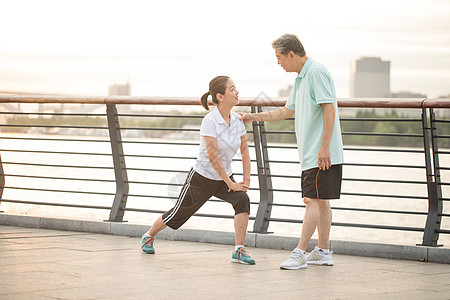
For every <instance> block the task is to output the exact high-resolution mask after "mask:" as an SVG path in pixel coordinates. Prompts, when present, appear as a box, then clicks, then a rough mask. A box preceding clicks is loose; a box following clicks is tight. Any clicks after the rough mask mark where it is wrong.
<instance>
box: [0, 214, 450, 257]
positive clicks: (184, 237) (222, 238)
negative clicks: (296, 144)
mask: <svg viewBox="0 0 450 300" xmlns="http://www.w3.org/2000/svg"><path fill="white" fill-rule="evenodd" d="M0 225H8V226H19V227H29V228H43V229H54V230H64V231H80V232H91V233H101V234H112V235H124V236H136V237H140V236H142V234H143V233H144V232H146V231H147V230H148V229H149V228H150V225H144V224H132V223H115V222H103V221H93V220H77V219H59V218H50V217H36V216H27V215H14V214H5V213H1V214H0ZM158 238H160V239H165V240H173V241H189V242H202V243H215V244H228V245H230V244H234V233H233V232H226V231H212V230H200V229H183V228H182V229H178V230H172V229H170V228H166V229H164V230H163V231H161V232H160V233H159V234H158ZM297 243H298V238H297V237H287V236H279V235H270V234H259V233H247V236H246V240H245V244H246V245H247V246H249V247H256V248H268V249H283V250H292V249H294V248H295V247H296V246H297ZM316 245H317V240H311V241H310V243H309V244H308V248H307V251H311V250H313V249H314V247H315V246H316ZM330 247H331V249H332V251H333V252H334V253H336V254H345V255H356V256H368V257H382V258H393V259H406V260H420V261H429V262H437V263H447V264H448V263H450V249H449V248H434V247H424V246H408V245H391V244H377V243H364V242H352V241H335V240H332V241H330Z"/></svg>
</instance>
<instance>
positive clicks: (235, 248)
mask: <svg viewBox="0 0 450 300" xmlns="http://www.w3.org/2000/svg"><path fill="white" fill-rule="evenodd" d="M239 247H244V245H236V246H234V251H237V249H238V248H239Z"/></svg>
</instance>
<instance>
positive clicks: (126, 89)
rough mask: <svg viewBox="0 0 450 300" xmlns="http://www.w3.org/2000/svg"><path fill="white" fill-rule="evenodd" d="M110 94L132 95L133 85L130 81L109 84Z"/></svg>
mask: <svg viewBox="0 0 450 300" xmlns="http://www.w3.org/2000/svg"><path fill="white" fill-rule="evenodd" d="M108 95H109V96H130V95H131V85H130V83H129V82H127V83H126V84H113V85H110V86H109V92H108Z"/></svg>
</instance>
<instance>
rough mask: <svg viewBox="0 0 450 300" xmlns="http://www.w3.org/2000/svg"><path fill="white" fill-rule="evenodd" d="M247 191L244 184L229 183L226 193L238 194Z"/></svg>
mask: <svg viewBox="0 0 450 300" xmlns="http://www.w3.org/2000/svg"><path fill="white" fill-rule="evenodd" d="M247 190H248V186H247V185H246V184H245V183H244V182H230V183H229V184H228V192H231V191H233V192H238V191H243V192H246V191H247Z"/></svg>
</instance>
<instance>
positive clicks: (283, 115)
mask: <svg viewBox="0 0 450 300" xmlns="http://www.w3.org/2000/svg"><path fill="white" fill-rule="evenodd" d="M294 112H295V111H294V110H290V109H288V108H286V107H284V106H283V107H280V108H278V109H275V110H271V111H266V112H261V113H257V114H244V115H243V116H242V117H241V120H243V121H244V123H245V124H247V123H251V122H255V121H280V120H284V119H287V118H290V117H292V116H293V115H294Z"/></svg>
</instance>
